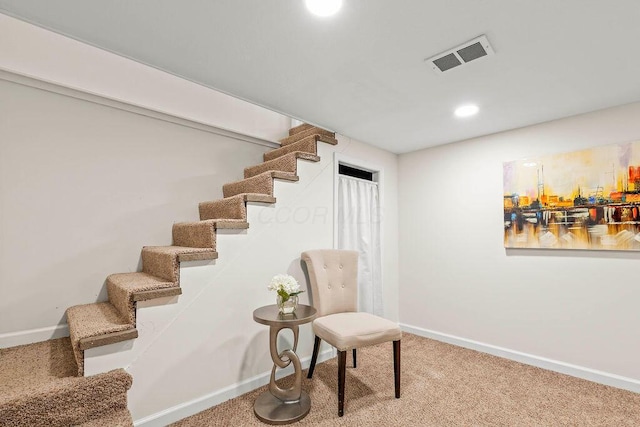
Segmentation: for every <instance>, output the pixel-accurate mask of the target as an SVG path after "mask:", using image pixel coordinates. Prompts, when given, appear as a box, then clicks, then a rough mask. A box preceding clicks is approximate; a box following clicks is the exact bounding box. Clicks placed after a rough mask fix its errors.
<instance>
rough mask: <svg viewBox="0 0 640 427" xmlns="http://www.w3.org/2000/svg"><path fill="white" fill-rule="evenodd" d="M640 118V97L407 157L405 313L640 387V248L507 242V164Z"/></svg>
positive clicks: (436, 330) (631, 129)
mask: <svg viewBox="0 0 640 427" xmlns="http://www.w3.org/2000/svg"><path fill="white" fill-rule="evenodd" d="M639 116H640V103H639V104H632V105H627V106H621V107H617V108H611V109H607V110H603V111H599V112H595V113H591V114H585V115H581V116H576V117H572V118H567V119H563V120H558V121H554V122H549V123H545V124H540V125H536V126H531V127H527V128H523V129H518V130H513V131H509V132H504V133H500V134H496V135H490V136H487V137H482V138H476V139H473V140H469V141H464V142H459V143H454V144H449V145H445V146H441V147H436V148H431V149H426V150H422V151H418V152H414V153H409V154H404V155H401V156H400V178H399V188H400V204H399V212H400V214H399V223H400V281H401V287H400V314H401V322H402V323H403V324H406V325H409V326H412V327H416V328H417V329H415V330H416V331H420V330H422V331H423V332H425V333H427V334H432V335H434V336H440V337H447V336H449V337H453V338H461V340H458V342H460V343H463V344H464V342H467V343H472V342H473V341H475V342H476V344H478V345H479V348H482V349H484V350H487V349H489V347H486V346H484V345H485V344H487V345H489V346H496V347H500V348H502V349H504V350H508V351H507V353H505V355H507V356H508V357H516V354H517V352H520V353H523V354H525V355H528V356H527V357H529V356H532V357H531V358H529V360H533V359H536V358H538V359H539V360H542V359H540V358H547V359H551V360H552V361H557V362H559V363H557V364H555V368H558V367H559V366H560V365H562V364H565V365H575V366H574V368H576V369H575V372H574V373H577V374H580V373H579V372H578V371H580V370H582V371H584V372H586V371H589V370H595V371H601V372H600V373H601V374H603V375H604V376H607V375H609V376H611V377H615V376H616V375H618V376H622V377H626V380H628V379H632V380H635V381H636V386H634V387H637V389H638V390H640V387H638V386H640V382H638V380H640V364H638V360H640V340H638V325H640V310H639V309H638V301H640V286H638V277H637V271H638V267H637V266H638V260H639V259H640V254H639V253H635V252H634V253H628V252H586V251H585V252H580V251H544V250H509V251H505V249H504V247H503V212H502V162H504V161H510V160H514V159H520V158H524V157H529V156H536V155H541V154H549V153H559V152H567V151H573V150H579V149H583V148H587V147H593V146H598V145H604V144H610V143H619V142H626V141H635V140H638V139H640V120H638V117H639ZM481 119H482V117H481V116H479V117H478V118H477V120H481ZM463 125H464V123H461V126H463ZM483 346H484V347H483ZM516 358H517V357H516ZM525 359H526V357H525ZM552 365H553V364H552ZM551 367H554V366H551ZM584 372H583V373H584ZM586 376H588V375H586ZM601 379H602V378H601ZM627 384H628V382H627Z"/></svg>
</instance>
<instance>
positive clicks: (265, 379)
mask: <svg viewBox="0 0 640 427" xmlns="http://www.w3.org/2000/svg"><path fill="white" fill-rule="evenodd" d="M332 357H333V348H331V349H329V350H325V351H323V352H321V353H319V354H318V361H317V363H322V362H324V361H326V360H329V359H331V358H332ZM310 362H311V356H309V357H305V358H303V359H302V360H301V363H302V369H307V368H308V367H309V364H310ZM290 373H292V372H291V370H290V369H283V370H280V371H278V373H276V378H278V379H279V378H282V377H284V376H286V375H289V374H290ZM270 376H271V371H269V372H265V373H263V374H260V375H256V376H254V377H251V378H249V379H246V380H244V381H240V382H238V383H235V384H232V385H230V386H228V387H225V388H223V389H221V390H216V391H214V392H213V393H209V394H206V395H204V396H201V397H199V398H197V399H193V400H191V401H189V402H184V403H181V404H180V405H176V406H173V407H171V408H168V409H165V410H164V411H161V412H158V413H156V414H153V415H149V416H148V417H144V418H142V419H140V420H135V421H134V423H133V425H134V426H136V427H156V426H157V427H162V426H166V425H169V424H171V423H174V422H176V421H178V420H181V419H183V418H186V417H189V416H191V415H195V414H197V413H198V412H202V411H204V410H205V409H209V408H211V407H213V406H216V405H219V404H221V403H223V402H226V401H227V400H229V399H233V398H234V397H238V396H241V395H243V394H245V393H248V392H250V391H253V390H255V389H257V388H259V387H262V386H263V385H266V384H269V378H270Z"/></svg>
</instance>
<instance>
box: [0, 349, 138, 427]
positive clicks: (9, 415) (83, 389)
mask: <svg viewBox="0 0 640 427" xmlns="http://www.w3.org/2000/svg"><path fill="white" fill-rule="evenodd" d="M76 373H77V367H76V364H75V361H74V357H73V351H72V349H71V342H70V340H69V338H59V339H54V340H49V341H45V342H40V343H35V344H28V345H23V346H18V347H12V348H7V349H0V426H2V427H10V426H28V427H38V426H46V427H57V426H60V427H62V426H70V425H84V423H89V424H87V426H98V425H101V426H109V425H113V426H131V425H133V424H132V421H131V415H130V414H129V411H128V410H127V390H129V388H131V381H132V379H131V375H129V374H127V373H126V372H125V371H124V370H122V369H117V370H114V371H110V372H107V373H104V374H98V375H94V376H91V377H76V376H75V374H76Z"/></svg>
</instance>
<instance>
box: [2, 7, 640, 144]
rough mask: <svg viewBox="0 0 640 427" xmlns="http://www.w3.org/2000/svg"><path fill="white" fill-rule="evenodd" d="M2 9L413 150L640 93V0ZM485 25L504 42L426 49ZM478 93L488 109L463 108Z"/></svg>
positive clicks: (364, 137) (484, 30)
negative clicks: (328, 10) (488, 50)
mask: <svg viewBox="0 0 640 427" xmlns="http://www.w3.org/2000/svg"><path fill="white" fill-rule="evenodd" d="M0 11H2V12H4V13H6V14H9V15H12V16H15V17H18V18H21V19H24V20H26V21H28V22H32V23H35V24H37V25H40V26H42V27H45V28H49V29H52V30H54V31H56V32H59V33H62V34H65V35H68V36H70V37H73V38H75V39H78V40H81V41H84V42H86V43H89V44H92V45H95V46H98V47H101V48H103V49H106V50H109V51H112V52H116V53H118V54H120V55H123V56H125V57H128V58H131V59H134V60H136V61H139V62H142V63H145V64H148V65H151V66H154V67H156V68H159V69H162V70H165V71H168V72H170V73H172V74H175V75H177V76H181V77H184V78H186V79H189V80H192V81H195V82H198V83H201V84H203V85H205V86H208V87H211V88H214V89H218V90H220V91H223V92H226V93H228V94H231V95H234V96H237V97H239V98H242V99H245V100H248V101H251V102H253V103H256V104H259V105H262V106H264V107H267V108H269V109H272V110H275V111H278V112H281V113H283V114H286V115H289V116H292V117H295V118H298V119H301V120H304V121H308V122H311V123H314V124H317V125H320V126H324V127H326V128H329V129H332V130H335V131H337V132H339V133H341V134H343V135H347V136H350V137H353V138H355V139H358V140H361V141H364V142H368V143H370V144H373V145H376V146H379V147H382V148H385V149H387V150H390V151H393V152H396V153H403V152H408V151H413V150H417V149H420V148H424V147H429V146H434V145H439V144H445V143H449V142H453V141H459V140H463V139H468V138H472V137H476V136H481V135H486V134H490V133H495V132H500V131H503V130H507V129H513V128H517V127H522V126H526V125H531V124H535V123H540V122H545V121H549V120H554V119H558V118H562V117H567V116H571V115H575V114H580V113H585V112H589V111H594V110H598V109H602V108H606V107H611V106H615V105H621V104H626V103H630V102H635V101H639V100H640V42H639V40H640V24H639V22H640V2H638V0H616V1H602V0H562V1H558V0H537V1H526V0H510V1H504V0H456V1H451V0H431V1H425V0H402V1H390V0H344V4H343V7H342V9H341V11H340V12H339V13H338V14H337V15H336V16H334V17H332V18H317V17H315V16H313V15H311V14H309V13H308V12H307V10H306V8H305V5H304V1H303V0H270V1H266V0H182V1H177V0H173V1H170V0H136V1H131V0H112V1H99V0H60V1H55V2H53V1H50V0H0ZM482 34H485V35H486V36H487V37H488V39H489V41H490V43H491V45H492V47H493V50H494V52H495V55H492V56H487V57H483V58H480V59H478V60H476V61H473V62H470V63H469V64H467V65H465V66H462V67H456V68H454V69H452V70H450V71H447V72H445V73H441V74H437V73H435V72H434V71H432V70H431V68H430V67H429V66H428V64H427V63H425V62H424V59H425V58H429V57H431V56H433V55H436V54H438V53H440V52H443V51H445V50H448V49H450V48H453V47H455V46H457V45H459V44H462V43H464V42H466V41H468V40H471V39H473V38H475V37H477V36H480V35H482ZM468 102H474V103H477V104H478V105H479V106H480V113H479V114H478V115H476V116H474V117H471V118H466V119H459V118H455V117H454V115H453V110H454V109H455V107H457V106H458V105H460V104H463V103H468Z"/></svg>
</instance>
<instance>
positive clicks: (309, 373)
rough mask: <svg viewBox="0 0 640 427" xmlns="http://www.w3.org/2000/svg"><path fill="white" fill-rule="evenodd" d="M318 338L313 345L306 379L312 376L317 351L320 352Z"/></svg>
mask: <svg viewBox="0 0 640 427" xmlns="http://www.w3.org/2000/svg"><path fill="white" fill-rule="evenodd" d="M320 341H321V339H320V337H318V336H316V339H315V341H314V343H313V354H312V355H311V365H309V372H307V378H311V377H312V376H313V370H314V369H315V368H316V361H317V360H318V350H320Z"/></svg>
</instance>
